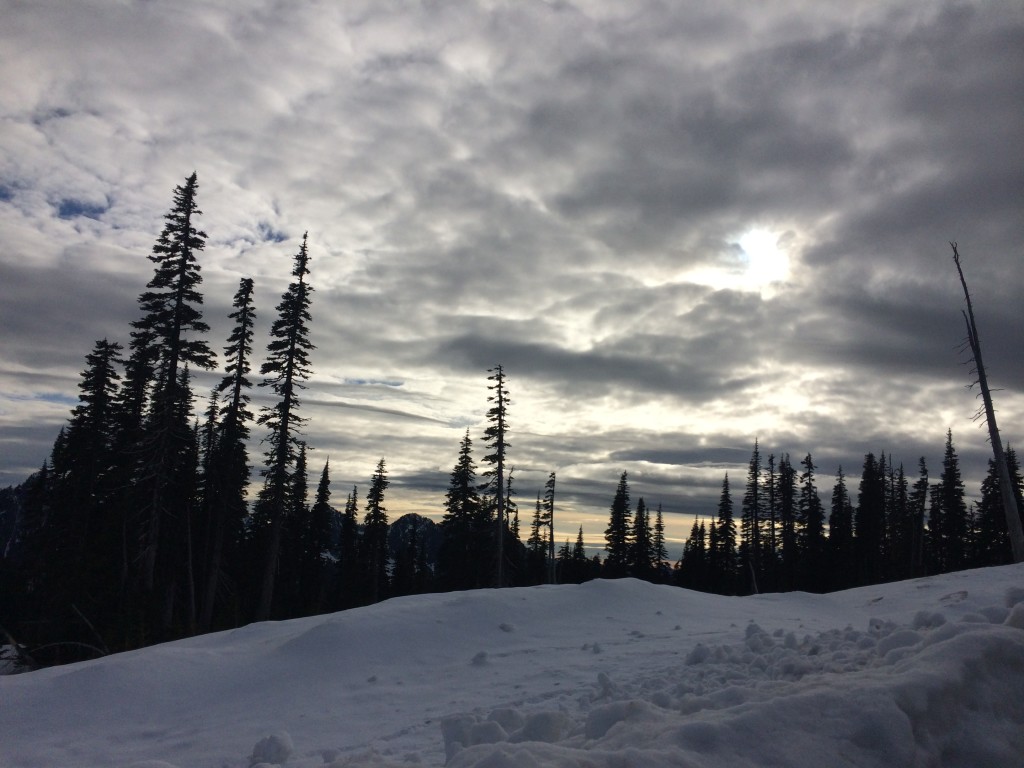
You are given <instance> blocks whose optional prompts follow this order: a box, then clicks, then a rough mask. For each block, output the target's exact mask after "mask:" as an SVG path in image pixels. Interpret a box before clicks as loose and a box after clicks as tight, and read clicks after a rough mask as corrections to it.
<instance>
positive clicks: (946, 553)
mask: <svg viewBox="0 0 1024 768" xmlns="http://www.w3.org/2000/svg"><path fill="white" fill-rule="evenodd" d="M939 489H940V491H939V507H940V510H941V514H940V516H939V519H938V520H937V521H936V522H937V524H936V526H935V531H934V532H933V542H934V545H935V552H934V554H935V556H936V565H937V567H938V569H939V571H940V572H947V571H958V570H961V569H963V568H964V567H966V565H967V503H966V501H965V498H964V495H965V494H964V483H963V480H962V478H961V476H960V458H959V456H958V455H957V453H956V448H955V447H954V446H953V431H952V430H947V431H946V448H945V451H944V453H943V457H942V474H941V475H940V477H939Z"/></svg>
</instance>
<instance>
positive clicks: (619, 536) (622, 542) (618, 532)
mask: <svg viewBox="0 0 1024 768" xmlns="http://www.w3.org/2000/svg"><path fill="white" fill-rule="evenodd" d="M631 522H632V514H631V511H630V506H629V477H628V475H627V473H626V472H623V473H622V476H621V477H620V478H619V484H618V486H616V488H615V497H614V498H613V499H612V505H611V510H610V514H609V517H608V527H607V528H606V529H605V532H604V540H605V550H606V551H607V552H608V556H607V557H606V558H605V561H604V570H605V573H606V575H607V576H608V577H610V578H616V577H620V576H625V575H626V573H627V572H628V569H629V564H630V559H631V558H630V544H631V542H630V527H631V525H630V523H631Z"/></svg>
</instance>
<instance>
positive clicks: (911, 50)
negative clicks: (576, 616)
mask: <svg viewBox="0 0 1024 768" xmlns="http://www.w3.org/2000/svg"><path fill="white" fill-rule="evenodd" d="M1022 50H1024V22H1022V21H1021V18H1020V14H1019V12H1018V10H1017V8H1016V6H1015V4H1014V3H1012V2H986V3H980V2H957V3H953V2H950V3H942V4H938V5H936V4H932V3H924V2H914V3H896V2H884V3H877V2H860V3H853V4H844V6H843V7H842V8H839V7H838V6H837V7H836V8H832V7H831V6H823V5H822V4H807V3H802V2H797V1H796V0H793V1H792V2H780V3H773V4H772V5H771V6H757V7H752V6H750V5H749V4H746V3H738V2H723V3H715V4H713V5H709V6H707V7H701V8H696V7H689V6H686V5H673V4H664V3H660V2H642V3H631V4H629V5H623V4H621V3H586V4H583V3H573V2H561V3H546V2H539V1H529V2H522V3H515V4H513V5H505V6H501V5H498V6H494V5H493V4H488V3H457V4H442V5H440V6H438V5H429V6H422V7H421V6H402V7H392V6H386V5H381V4H379V3H372V2H366V3H345V4H333V3H325V2H316V1H315V0H304V1H303V2H299V3H293V4H291V5H289V6H287V7H285V6H283V5H281V4H279V3H272V2H261V3H256V4H251V3H249V4H235V3H232V2H227V3H221V4H218V5H216V6H210V5H209V4H206V3H198V2H185V3H179V4H176V5H175V6H174V8H173V9H171V8H170V6H165V5H161V4H158V3H135V4H110V3H104V2H98V1H97V2H83V3H76V4H73V5H67V6H66V7H65V6H58V5H52V4H28V5H25V4H22V5H18V6H17V7H16V9H14V10H12V11H11V12H10V13H8V14H7V15H6V16H5V24H4V29H3V30H2V31H0V71H2V72H3V73H4V76H5V83H7V85H8V87H5V89H4V91H3V92H2V93H0V119H2V120H3V125H4V131H3V133H2V138H0V232H2V236H0V237H2V239H0V245H2V247H0V270H2V274H3V279H2V280H0V323H2V327H3V329H4V346H3V349H2V353H0V420H2V421H0V425H2V428H3V430H4V434H5V436H6V437H5V438H4V439H5V441H6V442H5V446H6V452H5V458H4V466H2V467H0V482H4V483H6V482H18V481H20V480H21V479H23V476H24V473H25V471H26V468H34V467H36V466H38V465H39V464H40V463H41V462H42V460H43V458H44V457H45V455H46V452H47V450H48V448H49V445H50V444H51V443H52V439H53V437H54V436H55V434H56V429H58V428H59V425H60V423H61V420H62V419H63V418H66V412H67V405H66V403H54V402H52V401H48V400H47V399H46V398H49V397H51V396H52V395H54V394H56V395H57V396H58V397H57V399H58V400H60V399H61V398H67V397H74V395H75V393H76V386H77V381H78V374H79V371H80V369H81V367H82V365H83V361H84V356H85V354H86V353H87V352H88V350H89V349H90V347H91V345H92V343H93V342H94V341H95V340H96V339H98V338H104V337H107V338H111V339H112V340H118V341H121V342H122V343H125V342H126V341H127V338H128V330H129V325H128V324H129V323H130V322H131V321H132V320H134V319H135V318H136V313H137V306H136V300H137V297H138V295H139V293H140V292H141V291H142V290H143V289H144V286H145V284H146V282H147V281H148V280H149V278H150V276H151V269H152V265H151V264H150V263H149V262H148V260H147V259H146V255H147V254H148V253H149V251H150V249H151V247H152V245H153V242H154V240H155V238H156V236H157V235H158V233H159V231H160V228H161V226H162V223H163V222H162V217H163V215H164V214H165V213H166V211H167V209H168V206H169V204H170V199H171V197H170V195H171V190H172V189H173V188H174V186H175V185H176V184H179V183H181V181H182V180H183V179H184V178H185V177H186V176H187V175H188V174H190V173H191V172H192V171H193V170H195V171H197V173H198V176H199V184H200V189H199V203H200V207H201V209H202V210H203V216H202V219H201V226H202V228H203V229H204V231H206V232H207V234H208V235H209V240H208V244H207V249H206V251H205V253H204V256H203V260H202V264H203V275H204V283H203V291H204V295H205V305H204V312H205V317H204V319H206V321H207V322H209V323H210V324H211V326H212V328H211V333H210V343H211V346H212V347H213V348H215V349H218V350H219V349H221V348H222V346H223V344H224V340H225V339H226V338H227V334H228V332H229V323H228V320H227V314H228V312H229V311H230V300H231V296H232V295H233V293H234V291H235V288H236V287H237V284H238V281H239V279H240V278H242V277H248V276H251V277H253V278H254V279H255V281H256V309H257V316H258V321H257V341H256V349H257V354H262V351H263V347H264V345H265V343H266V332H267V329H268V328H269V326H270V323H271V322H272V320H273V316H274V312H275V310H274V308H275V307H276V305H277V303H278V301H279V300H280V296H281V292H282V291H283V290H284V289H285V287H286V285H287V282H288V279H289V271H290V267H291V258H292V256H293V255H294V253H295V251H296V249H297V247H298V242H299V239H300V238H301V236H302V234H303V233H304V232H307V231H308V232H309V236H310V241H309V242H310V252H311V256H312V259H311V262H310V268H311V280H312V284H313V286H314V288H315V292H314V294H313V306H312V314H313V318H314V322H313V329H312V338H313V342H314V343H315V344H316V345H317V349H316V350H315V351H314V353H313V355H312V362H313V366H314V369H315V374H316V375H315V378H314V380H313V381H312V382H311V383H310V388H309V390H307V392H306V398H305V401H304V403H305V405H304V408H305V409H306V413H307V415H309V416H310V420H309V422H308V424H307V427H306V429H307V439H308V440H309V442H310V445H311V446H313V448H314V451H313V452H312V453H311V459H310V460H311V462H313V463H315V462H319V461H322V460H323V459H325V458H326V456H327V455H330V456H331V461H332V475H334V476H336V477H337V483H338V485H337V487H339V488H344V483H346V482H349V481H352V482H364V481H365V479H367V478H368V477H369V475H370V473H371V472H372V470H373V466H374V465H375V463H376V460H377V459H378V458H379V457H380V456H382V455H383V456H385V457H386V458H387V460H388V464H389V467H391V468H392V479H393V483H394V485H393V486H392V490H393V492H394V494H395V496H396V498H395V502H394V505H393V506H394V508H396V509H398V508H400V507H401V505H402V504H408V505H410V506H417V508H434V507H433V506H431V505H434V506H436V504H435V502H436V499H435V496H436V495H437V490H438V488H439V487H443V485H444V482H445V477H446V475H447V473H448V472H449V471H450V468H451V464H452V462H453V461H454V458H455V455H456V453H457V448H458V443H459V440H460V439H461V437H462V434H463V432H464V430H465V429H466V428H467V427H469V428H470V429H471V431H472V433H473V435H474V439H476V438H478V437H479V435H480V434H482V428H483V414H484V412H485V411H486V407H487V401H486V397H487V394H488V393H487V389H486V370H487V369H488V368H490V367H492V366H493V365H495V364H497V363H501V364H503V365H504V366H505V368H506V371H507V373H508V374H509V381H510V388H511V391H512V394H513V410H512V413H511V414H510V419H511V423H512V424H513V427H514V432H513V434H512V435H510V438H511V440H512V443H513V448H514V451H515V452H516V455H515V456H514V457H513V461H514V463H516V464H517V465H518V466H520V467H522V475H521V481H520V488H521V489H522V494H523V496H524V497H525V498H527V499H528V498H529V497H530V495H531V490H530V489H531V488H532V486H534V485H536V486H538V487H539V486H540V485H542V484H543V479H544V478H546V472H547V471H551V470H552V469H556V468H557V469H559V472H560V484H562V487H564V489H565V493H566V498H567V499H569V500H571V501H569V502H568V503H569V506H570V507H571V508H573V509H574V511H575V512H579V513H580V514H582V513H583V512H584V511H587V510H589V512H587V514H591V513H592V514H595V515H597V516H601V515H603V514H605V512H606V507H607V503H608V501H609V500H610V497H611V495H612V493H613V492H614V485H615V482H616V481H617V478H618V473H619V472H621V471H622V470H623V469H628V470H629V471H630V472H631V476H633V473H634V472H635V473H636V474H635V477H636V483H637V493H638V494H639V495H644V496H645V497H648V498H647V500H648V501H649V502H652V503H656V502H657V499H655V498H653V497H660V498H661V499H663V500H664V501H665V502H666V505H665V506H666V512H668V513H670V514H675V513H680V512H685V513H688V514H692V513H702V514H707V513H708V512H709V511H710V510H711V509H712V508H713V507H714V504H715V502H716V500H717V494H718V488H719V487H720V482H721V475H722V474H724V473H725V471H730V472H731V475H730V476H731V477H732V476H734V475H735V477H734V479H735V480H739V478H740V477H742V476H743V473H744V471H745V469H744V467H745V464H746V460H747V458H748V457H749V450H750V447H751V446H752V445H753V440H754V439H755V438H760V439H761V440H762V442H763V445H764V446H765V448H766V449H768V450H770V451H771V452H775V453H780V452H786V451H788V452H790V453H791V454H792V455H793V457H798V456H799V457H800V458H802V456H803V454H804V453H806V452H808V451H810V452H812V453H813V455H814V456H815V458H816V460H817V461H819V463H820V464H821V468H820V470H819V472H821V473H822V476H823V477H828V476H830V475H831V474H833V473H834V471H835V469H836V468H837V467H838V465H839V464H840V463H841V464H842V465H843V467H844V468H845V469H846V471H847V472H848V473H849V474H851V475H853V474H854V473H856V472H857V471H858V470H859V466H860V462H861V461H862V458H863V453H865V452H867V450H874V451H875V452H876V453H877V452H878V451H880V450H883V449H884V450H892V451H893V452H894V454H897V455H898V456H902V459H903V460H904V461H905V462H907V463H908V464H913V465H916V461H917V457H918V456H919V455H927V456H929V457H931V461H932V463H934V464H936V466H937V462H938V459H939V457H940V455H941V450H942V442H943V438H944V433H945V430H946V428H947V427H952V428H953V430H954V437H955V439H956V440H957V444H958V446H959V447H960V449H961V455H962V458H963V460H964V464H965V475H966V476H968V477H969V478H971V480H969V483H971V482H973V483H975V484H976V483H977V481H978V480H979V479H980V473H981V472H983V471H984V461H985V456H986V452H987V450H988V448H987V446H986V445H985V436H984V434H983V433H982V432H981V431H979V430H977V429H975V428H974V427H973V426H972V425H971V423H970V416H971V415H972V414H973V410H974V407H975V403H974V401H973V399H972V395H971V394H970V393H968V392H965V390H964V385H966V384H967V383H969V373H968V368H967V367H965V366H963V365H961V363H962V362H963V356H962V355H961V354H960V353H959V352H958V351H957V347H958V344H959V342H960V340H961V339H962V337H963V328H962V318H961V317H960V315H959V310H960V307H961V305H962V296H961V295H960V293H959V285H958V284H957V282H956V277H955V272H954V270H953V268H952V265H951V264H950V258H949V257H950V253H949V249H948V244H947V242H948V241H949V240H957V241H958V242H959V243H960V248H961V253H962V254H964V256H965V267H966V270H967V275H968V279H969V280H970V282H971V287H972V291H973V292H974V295H975V302H976V309H977V311H978V314H979V318H978V320H979V323H980V324H981V328H982V340H983V343H984V344H985V349H986V355H987V357H988V363H989V365H990V367H991V371H992V377H993V382H994V384H995V385H996V386H999V387H1002V388H1003V391H1002V392H1000V393H999V395H998V397H999V407H1000V409H1001V410H1000V417H1001V418H1002V419H1003V424H1004V430H1005V431H1006V433H1007V435H1006V436H1007V439H1008V440H1009V441H1010V442H1019V436H1015V435H1014V434H1013V430H1014V429H1015V427H1014V425H1015V424H1017V423H1019V422H1020V417H1021V414H1024V392H1022V391H1021V388H1020V386H1019V385H1018V382H1020V381H1024V369H1022V366H1024V362H1022V358H1021V356H1020V355H1019V353H1018V349H1019V341H1020V338H1021V332H1022V330H1024V328H1022V320H1021V314H1020V312H1019V303H1020V296H1021V294H1022V291H1024V272H1022V270H1020V268H1019V267H1020V263H1021V258H1022V256H1024V254H1022V252H1021V247H1020V243H1021V242H1022V241H1024V237H1022V236H1024V231H1022V230H1024V223H1022V219H1021V217H1020V215H1019V212H1020V210H1021V209H1022V203H1024V199H1022V195H1024V193H1022V191H1021V185H1020V183H1019V179H1020V178H1021V172H1022V168H1024V149H1022V146H1024V145H1022V144H1021V142H1020V141H1019V136H1020V135H1021V127H1022V126H1021V123H1022V120H1021V115H1020V108H1019V107H1020V103H1021V101H1022V98H1024V91H1022V87H1024V86H1022V83H1024V55H1022V54H1021V53H1020V52H1021V51H1022ZM753 230H757V231H760V232H763V233H766V234H765V235H764V237H765V238H766V239H767V240H769V241H776V242H778V243H779V247H780V248H781V249H782V251H783V260H784V263H785V264H787V265H788V269H787V270H786V271H785V272H784V274H783V275H782V277H783V279H781V280H779V281H777V282H775V283H773V284H768V283H767V282H765V281H764V280H763V279H759V278H757V277H756V276H755V275H754V274H753V271H752V270H750V269H749V268H748V259H747V257H746V256H745V255H744V253H743V251H742V248H741V246H740V243H741V241H742V240H743V238H744V235H745V234H747V233H749V232H750V231H753ZM215 379H216V376H215V375H210V376H206V377H203V376H200V377H198V378H197V388H199V387H207V386H209V385H211V384H212V382H213V381H214V380H215ZM399 382H400V386H399V385H397V383H399ZM260 396H261V397H262V396H264V394H263V393H261V395H260ZM51 399H52V398H51ZM257 440H258V437H257ZM478 447H479V446H478ZM261 450H262V448H261V447H259V446H258V443H257V444H256V445H255V446H254V449H253V457H254V459H256V460H258V459H259V455H260V451H261ZM730 467H731V468H732V469H731V470H730ZM563 474H564V475H565V477H564V483H563V480H562V479H561V478H562V475H563ZM439 483H440V485H439ZM822 484H823V485H825V482H824V481H823V482H822ZM971 492H973V489H971ZM823 496H827V494H825V493H823ZM403 499H404V500H403ZM587 533H588V536H590V535H593V532H592V531H590V530H589V529H588V531H587Z"/></svg>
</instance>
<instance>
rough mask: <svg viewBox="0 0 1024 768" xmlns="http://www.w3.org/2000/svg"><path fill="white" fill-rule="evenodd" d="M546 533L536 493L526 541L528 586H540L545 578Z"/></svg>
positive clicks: (539, 497)
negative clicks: (528, 535)
mask: <svg viewBox="0 0 1024 768" xmlns="http://www.w3.org/2000/svg"><path fill="white" fill-rule="evenodd" d="M547 536H548V532H547V530H546V529H545V526H544V508H543V503H542V501H541V495H540V492H539V491H538V492H537V505H536V507H534V511H533V520H532V522H531V523H530V537H529V538H528V539H527V540H526V558H527V570H528V574H529V577H528V578H529V583H530V584H541V583H543V582H544V580H545V578H546V577H547V570H548V565H547V560H548V556H547V553H548V542H547Z"/></svg>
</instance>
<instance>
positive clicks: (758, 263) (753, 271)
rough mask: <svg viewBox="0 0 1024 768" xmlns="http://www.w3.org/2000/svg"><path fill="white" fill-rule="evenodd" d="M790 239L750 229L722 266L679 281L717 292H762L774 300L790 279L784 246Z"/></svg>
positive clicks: (704, 268)
mask: <svg viewBox="0 0 1024 768" xmlns="http://www.w3.org/2000/svg"><path fill="white" fill-rule="evenodd" d="M790 239H791V238H788V237H785V236H782V235H779V234H777V233H776V232H773V231H771V230H768V229H762V228H753V229H749V230H747V231H746V232H744V233H743V234H742V235H740V236H739V238H737V240H735V241H732V242H729V243H728V248H727V250H726V253H725V255H724V256H723V257H722V258H721V259H720V260H719V263H717V264H715V265H714V266H701V267H698V268H697V269H693V270H689V271H687V272H684V273H682V274H681V275H679V276H678V280H679V281H680V282H688V283H696V284H698V285H706V286H708V287H709V288H714V289H715V290H734V291H747V292H752V293H760V294H761V296H762V297H763V298H766V299H770V298H772V297H773V296H775V294H776V293H777V291H778V288H779V286H780V285H781V284H783V283H785V282H786V281H787V280H788V279H789V275H790V254H789V249H788V247H787V246H786V245H784V244H783V243H784V241H788V240H790Z"/></svg>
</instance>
